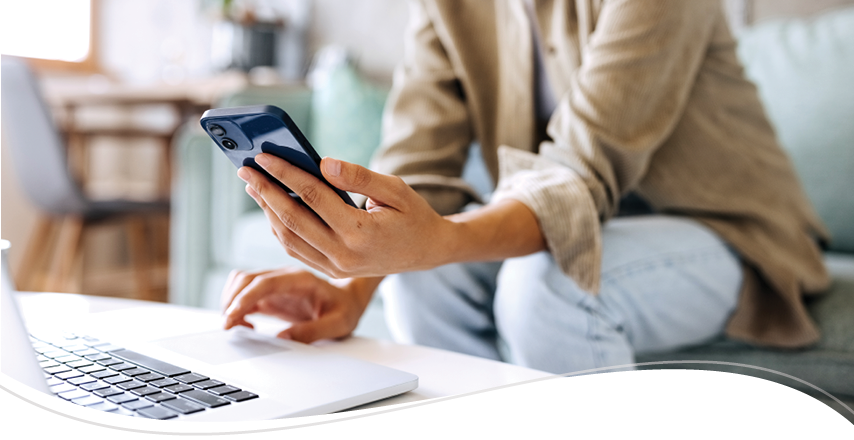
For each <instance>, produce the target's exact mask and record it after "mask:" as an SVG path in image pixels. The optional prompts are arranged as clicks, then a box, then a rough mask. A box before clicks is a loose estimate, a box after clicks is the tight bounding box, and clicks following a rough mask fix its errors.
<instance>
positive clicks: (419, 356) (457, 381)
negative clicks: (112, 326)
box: [18, 292, 550, 408]
mask: <svg viewBox="0 0 854 440" xmlns="http://www.w3.org/2000/svg"><path fill="white" fill-rule="evenodd" d="M18 301H19V303H20V306H21V313H22V314H23V316H24V319H25V320H26V321H27V323H28V325H31V326H32V325H35V326H45V325H51V326H58V327H61V328H79V325H80V324H81V323H83V322H85V321H86V320H87V317H89V318H92V317H98V316H101V317H109V316H110V315H111V314H112V315H115V316H117V317H121V313H122V311H125V312H126V311H129V310H132V309H135V308H136V309H140V310H143V309H145V310H147V311H148V312H150V311H152V308H154V309H156V311H158V312H163V313H168V312H176V311H185V312H191V313H192V314H193V315H194V316H199V317H204V318H205V319H211V318H212V317H218V316H219V313H218V312H216V311H213V310H203V309H196V308H189V307H182V306H176V305H171V304H162V303H153V302H146V301H136V300H127V299H119V298H107V297H97V296H87V295H74V294H65V293H28V292H25V293H21V294H19V295H18ZM252 321H253V323H254V324H255V326H256V329H257V330H258V331H259V332H262V333H265V334H270V335H275V334H276V333H277V332H278V331H279V330H281V328H282V326H283V324H282V322H281V321H278V320H276V319H274V318H269V317H263V316H254V317H253V319H252ZM314 345H315V346H316V347H318V348H320V349H322V350H326V351H329V352H334V353H338V354H342V355H346V356H350V357H354V358H358V359H362V360H365V361H369V362H374V363H376V364H380V365H385V366H388V367H392V368H396V369H398V370H402V371H406V372H409V373H412V374H415V375H417V376H418V377H419V386H418V388H417V389H415V390H414V391H410V392H408V393H405V394H403V395H400V396H396V397H392V398H389V399H385V400H381V401H379V402H374V403H372V404H369V405H365V406H363V407H360V408H370V407H378V406H385V405H391V404H396V403H406V402H414V401H419V400H424V399H430V398H435V397H444V396H451V395H455V394H463V393H469V392H474V391H480V390H484V389H489V388H493V387H498V386H501V385H508V384H512V383H518V382H523V381H527V380H532V379H537V378H541V377H547V376H550V374H549V373H545V372H542V371H537V370H531V369H528V368H523V367H518V366H515V365H510V364H506V363H502V362H496V361H491V360H488V359H482V358H477V357H473V356H468V355H463V354H459V353H453V352H449V351H444V350H438V349H435V348H429V347H421V346H416V345H401V344H395V343H393V342H388V341H378V340H373V339H366V338H360V337H351V338H347V339H345V340H342V341H321V342H318V343H315V344H314Z"/></svg>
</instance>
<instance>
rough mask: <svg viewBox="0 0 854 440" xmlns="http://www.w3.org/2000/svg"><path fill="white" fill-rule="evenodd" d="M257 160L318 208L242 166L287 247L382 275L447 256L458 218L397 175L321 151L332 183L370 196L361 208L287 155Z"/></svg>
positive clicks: (307, 259) (328, 267)
mask: <svg viewBox="0 0 854 440" xmlns="http://www.w3.org/2000/svg"><path fill="white" fill-rule="evenodd" d="M255 162H256V163H257V164H258V165H260V166H261V167H262V168H264V170H266V171H267V172H268V173H270V175H272V176H273V177H275V178H276V179H278V180H280V181H281V182H282V183H284V184H285V185H286V186H287V187H288V188H290V189H291V190H292V191H294V192H295V193H296V194H297V195H299V196H300V198H302V200H303V202H305V203H306V204H307V205H308V206H309V207H311V209H313V210H314V212H315V213H317V215H314V214H313V213H312V212H311V211H309V210H308V209H306V208H305V207H303V206H301V205H300V204H299V203H298V202H296V201H295V200H294V199H292V198H291V197H290V196H288V194H287V193H286V192H285V191H284V190H282V189H281V188H280V187H279V186H277V185H275V184H274V183H273V182H270V181H269V180H268V179H267V178H266V177H264V176H263V175H261V173H259V172H257V171H255V170H253V169H252V168H249V167H242V168H240V169H239V170H238V176H239V177H240V178H241V179H243V180H244V181H246V182H247V184H248V185H247V186H246V192H247V193H248V194H249V195H250V196H251V197H252V198H253V199H255V201H256V202H257V203H258V205H259V206H261V208H262V209H263V210H264V213H265V214H266V215H267V219H268V220H269V221H270V225H271V226H272V228H273V233H274V234H275V235H276V237H277V238H278V240H279V242H280V243H281V244H282V246H284V248H285V250H287V252H288V254H289V255H291V256H293V257H295V258H298V259H299V260H301V261H302V262H304V263H306V264H308V265H309V266H311V267H313V268H315V269H317V270H319V271H321V272H323V273H325V274H327V275H329V276H330V277H333V278H348V277H365V276H381V275H388V274H392V273H399V272H407V271H414V270H424V269H430V268H433V267H436V266H439V265H441V264H445V263H446V262H449V261H450V260H448V256H449V255H451V254H452V253H453V252H452V248H453V246H454V244H455V239H454V232H455V231H456V230H455V228H456V224H455V223H454V222H452V221H449V220H446V219H444V218H443V217H442V216H440V215H439V214H438V213H436V211H434V210H433V208H431V207H430V205H429V204H427V201H426V200H424V198H422V197H421V196H420V195H418V194H417V193H416V192H415V191H414V190H413V189H412V188H410V187H409V186H408V185H407V184H406V183H404V182H403V180H401V179H400V178H399V177H396V176H389V175H384V174H379V173H375V172H373V171H371V170H368V169H367V168H364V167H361V166H359V165H356V164H351V163H348V162H343V161H340V160H336V159H331V158H324V159H323V160H322V162H321V165H320V169H321V171H322V172H323V176H324V177H325V178H326V180H327V181H328V182H329V183H331V184H332V185H334V186H335V187H337V188H339V189H342V190H344V191H350V192H354V193H357V194H362V195H365V196H367V197H369V200H368V202H367V206H366V208H367V209H366V210H360V209H357V208H354V207H352V206H350V205H348V204H346V203H345V202H344V201H343V200H341V198H340V197H339V196H338V195H337V194H336V193H335V192H334V191H333V190H332V189H331V188H329V187H328V186H327V185H326V184H324V183H323V182H321V181H320V180H319V179H317V178H316V177H314V176H313V175H311V174H309V173H307V172H305V171H303V170H301V169H300V168H297V167H296V166H294V165H291V164H290V163H288V162H287V161H285V160H283V159H280V158H278V157H276V156H273V155H271V154H266V153H264V154H259V155H258V156H256V157H255ZM318 216H319V218H318ZM321 219H322V220H321Z"/></svg>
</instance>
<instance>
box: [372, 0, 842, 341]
mask: <svg viewBox="0 0 854 440" xmlns="http://www.w3.org/2000/svg"><path fill="white" fill-rule="evenodd" d="M523 1H524V0H497V1H487V0H422V1H413V4H412V8H411V22H410V26H409V28H408V31H407V34H406V50H405V59H404V61H403V63H402V64H401V66H400V67H399V68H398V70H397V71H396V72H395V78H394V88H393V90H392V94H391V96H390V99H389V102H388V105H387V107H386V113H385V116H384V120H383V131H384V136H383V146H382V148H381V150H380V152H379V153H378V155H377V156H376V158H375V161H374V163H373V166H374V167H375V169H377V170H378V171H380V172H385V173H391V174H397V175H400V176H402V177H403V178H404V180H405V181H407V183H409V184H410V185H411V186H412V187H413V188H415V189H416V190H417V191H418V192H419V193H420V194H421V195H423V196H424V197H425V198H426V199H427V200H428V201H429V202H430V203H431V205H432V206H433V207H434V208H435V209H436V210H437V211H439V212H440V213H443V214H447V213H452V212H455V211H456V210H458V209H459V208H460V207H462V206H463V205H464V204H465V203H467V202H468V201H470V200H472V199H473V198H475V197H476V195H475V194H474V193H473V191H472V190H471V189H470V188H469V187H468V185H466V184H465V183H464V182H463V181H462V180H461V179H460V175H461V172H462V168H463V164H464V162H465V159H466V154H467V151H468V147H469V145H470V143H471V142H472V141H474V140H477V141H478V142H479V143H480V145H481V148H482V153H483V158H484V161H485V162H486V165H487V167H488V169H489V171H490V173H491V174H492V177H493V179H494V180H495V181H496V183H497V189H496V192H495V194H494V197H493V200H500V199H503V198H507V197H510V198H513V199H517V200H519V201H521V202H523V203H525V204H526V205H527V206H528V207H529V208H530V209H531V210H532V211H533V212H534V213H535V214H536V216H537V218H538V221H539V224H540V228H541V230H542V232H543V234H544V236H545V239H546V243H547V245H548V248H549V251H550V252H551V253H552V255H553V256H554V258H555V260H556V261H557V263H558V264H559V265H560V267H561V268H562V270H563V271H564V272H565V273H566V274H567V275H569V276H571V277H573V279H575V280H576V282H577V283H578V284H579V285H580V286H582V288H584V289H586V290H588V291H589V292H591V293H593V294H596V293H597V291H598V288H599V278H600V264H601V255H602V246H601V234H600V227H601V224H602V223H603V222H605V221H607V220H608V219H609V218H610V217H612V216H613V215H615V214H616V211H617V209H618V205H619V200H620V198H621V196H622V195H624V194H626V193H627V192H629V191H634V192H636V193H637V194H638V195H640V196H641V197H643V198H644V199H645V200H646V201H647V202H648V203H649V204H650V205H651V206H652V207H653V208H654V209H655V210H656V211H658V212H661V213H664V214H668V215H677V216H686V217H690V218H693V219H696V220H699V221H701V222H703V223H704V224H706V225H708V226H709V227H711V228H712V229H714V230H715V231H717V233H718V234H720V236H721V237H723V238H724V239H725V240H726V241H727V242H728V243H729V244H730V245H731V246H733V248H735V249H736V250H737V251H738V253H739V254H740V256H741V257H742V260H743V261H744V263H745V282H744V285H743V288H742V294H741V299H740V302H739V304H738V307H737V309H736V311H735V313H734V314H733V315H732V317H731V318H730V321H729V323H728V325H727V329H726V330H727V334H728V335H729V336H730V337H733V338H736V339H740V340H744V341H747V342H751V343H757V344H766V345H773V346H780V347H797V346H803V345H807V344H810V343H813V342H815V341H816V340H817V339H818V337H819V333H818V330H817V328H816V326H815V324H814V323H813V322H812V320H811V319H810V317H809V315H808V313H807V311H806V309H805V307H804V305H803V304H802V300H801V295H802V293H815V292H819V291H821V290H823V289H825V288H826V287H827V286H828V284H829V279H828V276H827V273H826V271H825V268H824V266H823V264H822V260H821V255H820V251H819V248H818V246H817V245H816V239H826V238H827V233H826V231H825V229H824V227H823V225H822V224H821V222H820V221H819V220H818V218H817V217H816V215H815V213H814V212H813V210H812V208H811V206H810V204H809V202H808V201H807V199H806V196H805V195H804V192H803V190H802V189H801V187H800V185H799V183H798V180H797V177H796V175H795V173H794V171H793V168H792V165H791V163H790V161H789V159H788V158H787V156H786V155H785V154H784V153H783V151H782V150H781V149H780V147H779V145H778V144H777V141H776V139H775V136H774V132H773V129H772V127H771V126H770V124H769V122H768V119H767V118H766V116H765V113H764V111H763V109H762V105H761V104H760V101H759V98H758V95H757V92H756V88H755V87H754V86H753V84H751V83H750V82H748V81H747V80H746V79H745V77H744V73H743V69H742V67H741V66H740V64H739V62H738V59H737V58H736V54H735V42H734V40H733V38H732V36H731V34H730V31H729V29H728V27H727V23H726V20H725V18H724V13H723V10H722V7H721V4H720V3H721V2H720V0H691V1H685V0H669V1H668V0H644V1H639V0H576V1H572V0H545V1H541V0H537V1H536V2H535V3H536V13H537V17H538V21H539V23H540V27H541V29H540V31H541V35H542V36H543V47H544V52H545V53H544V60H543V62H544V65H545V69H546V73H547V75H548V77H549V81H550V82H551V84H552V87H553V89H554V90H555V93H556V94H557V95H558V96H560V100H559V103H558V107H557V109H556V110H555V113H554V114H553V116H552V118H551V120H550V123H549V126H548V135H549V137H550V139H551V141H545V142H542V143H539V144H538V143H537V142H536V139H537V133H536V129H535V121H534V115H535V111H534V101H533V100H534V85H533V80H534V73H533V62H534V61H533V60H534V56H533V52H532V51H533V50H534V48H533V39H532V34H531V29H530V23H529V20H528V18H527V17H526V15H525V10H524V8H525V5H524V4H523Z"/></svg>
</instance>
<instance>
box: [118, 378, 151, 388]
mask: <svg viewBox="0 0 854 440" xmlns="http://www.w3.org/2000/svg"><path fill="white" fill-rule="evenodd" d="M116 386H117V387H119V388H121V389H123V390H133V389H136V388H142V387H144V386H145V382H140V381H138V380H129V381H127V382H122V383H120V384H118V385H116Z"/></svg>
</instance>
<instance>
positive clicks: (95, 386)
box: [80, 380, 110, 391]
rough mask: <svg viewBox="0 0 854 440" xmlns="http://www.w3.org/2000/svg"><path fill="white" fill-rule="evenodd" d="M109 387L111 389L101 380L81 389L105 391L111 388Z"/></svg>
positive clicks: (85, 384)
mask: <svg viewBox="0 0 854 440" xmlns="http://www.w3.org/2000/svg"><path fill="white" fill-rule="evenodd" d="M109 387H110V384H108V383H106V382H102V381H100V380H99V381H97V382H89V383H84V384H83V385H80V388H81V389H84V390H86V391H95V390H103V389H104V388H109Z"/></svg>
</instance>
